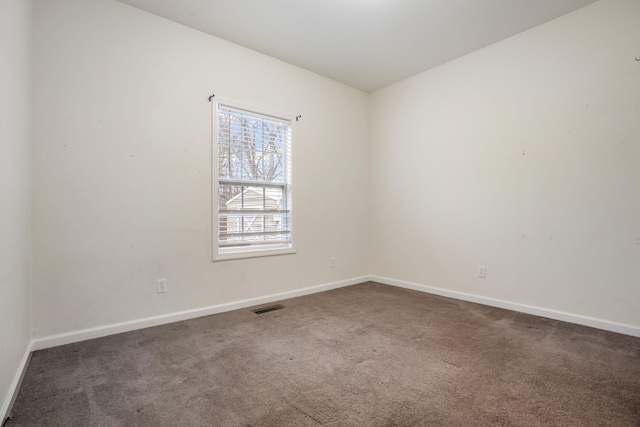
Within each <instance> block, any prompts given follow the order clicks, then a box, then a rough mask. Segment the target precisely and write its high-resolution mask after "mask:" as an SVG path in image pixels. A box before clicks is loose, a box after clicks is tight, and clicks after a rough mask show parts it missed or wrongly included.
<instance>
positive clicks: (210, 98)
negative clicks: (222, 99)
mask: <svg viewBox="0 0 640 427" xmlns="http://www.w3.org/2000/svg"><path fill="white" fill-rule="evenodd" d="M215 96H216V95H215V94H213V95H211V96H210V97H209V102H211V100H212V99H213V98H215Z"/></svg>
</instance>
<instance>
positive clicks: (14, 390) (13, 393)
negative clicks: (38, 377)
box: [0, 340, 33, 424]
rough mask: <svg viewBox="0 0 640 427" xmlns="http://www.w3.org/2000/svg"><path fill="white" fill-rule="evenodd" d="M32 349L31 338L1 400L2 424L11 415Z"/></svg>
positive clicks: (0, 416)
mask: <svg viewBox="0 0 640 427" xmlns="http://www.w3.org/2000/svg"><path fill="white" fill-rule="evenodd" d="M32 351H33V340H31V341H29V344H27V348H26V349H25V351H24V355H23V356H22V360H21V361H20V365H18V370H17V371H16V375H15V376H14V377H13V381H12V382H11V386H10V387H9V390H8V391H7V397H6V398H5V399H4V402H2V408H0V424H2V423H3V422H4V420H5V419H6V418H7V417H8V416H9V415H11V413H10V411H11V408H12V407H13V403H14V402H15V401H16V397H18V390H20V385H21V384H22V379H23V378H24V374H25V373H26V372H27V366H28V365H29V359H31V352H32Z"/></svg>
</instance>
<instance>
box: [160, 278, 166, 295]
mask: <svg viewBox="0 0 640 427" xmlns="http://www.w3.org/2000/svg"><path fill="white" fill-rule="evenodd" d="M165 292H167V279H158V293H159V294H163V293H165Z"/></svg>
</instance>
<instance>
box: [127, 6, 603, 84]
mask: <svg viewBox="0 0 640 427" xmlns="http://www.w3.org/2000/svg"><path fill="white" fill-rule="evenodd" d="M120 1H121V2H123V3H127V4H129V5H131V6H134V7H137V8H140V9H142V10H145V11H147V12H151V13H153V14H156V15H159V16H162V17H164V18H167V19H170V20H172V21H175V22H178V23H180V24H184V25H187V26H189V27H192V28H195V29H197V30H201V31H204V32H206V33H209V34H212V35H214V36H217V37H220V38H222V39H225V40H228V41H230V42H233V43H236V44H239V45H241V46H245V47H248V48H250V49H253V50H256V51H258V52H262V53H265V54H267V55H270V56H272V57H275V58H278V59H281V60H283V61H286V62H288V63H290V64H294V65H297V66H299V67H302V68H305V69H307V70H311V71H313V72H316V73H318V74H321V75H323V76H326V77H329V78H331V79H334V80H337V81H340V82H343V83H346V84H348V85H350V86H353V87H356V88H359V89H362V90H364V91H366V92H372V91H375V90H377V89H380V88H382V87H385V86H387V85H390V84H392V83H395V82H397V81H400V80H402V79H405V78H407V77H410V76H412V75H415V74H417V73H420V72H422V71H425V70H428V69H429V68H432V67H435V66H437V65H440V64H443V63H445V62H447V61H450V60H452V59H455V58H457V57H460V56H462V55H465V54H467V53H470V52H473V51H474V50H478V49H480V48H482V47H485V46H488V45H490V44H492V43H495V42H497V41H500V40H503V39H506V38H508V37H510V36H513V35H515V34H517V33H520V32H522V31H525V30H527V29H529V28H532V27H534V26H536V25H539V24H542V23H544V22H547V21H550V20H552V19H554V18H557V17H559V16H561V15H564V14H566V13H569V12H571V11H573V10H576V9H578V8H580V7H583V6H586V5H588V4H590V3H594V2H595V1H596V0H179V1H178V0H120Z"/></svg>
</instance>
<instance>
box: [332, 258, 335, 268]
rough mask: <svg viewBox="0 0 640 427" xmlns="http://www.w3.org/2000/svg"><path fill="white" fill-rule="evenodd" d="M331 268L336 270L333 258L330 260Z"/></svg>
mask: <svg viewBox="0 0 640 427" xmlns="http://www.w3.org/2000/svg"><path fill="white" fill-rule="evenodd" d="M331 268H336V259H335V258H333V257H332V258H331Z"/></svg>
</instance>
